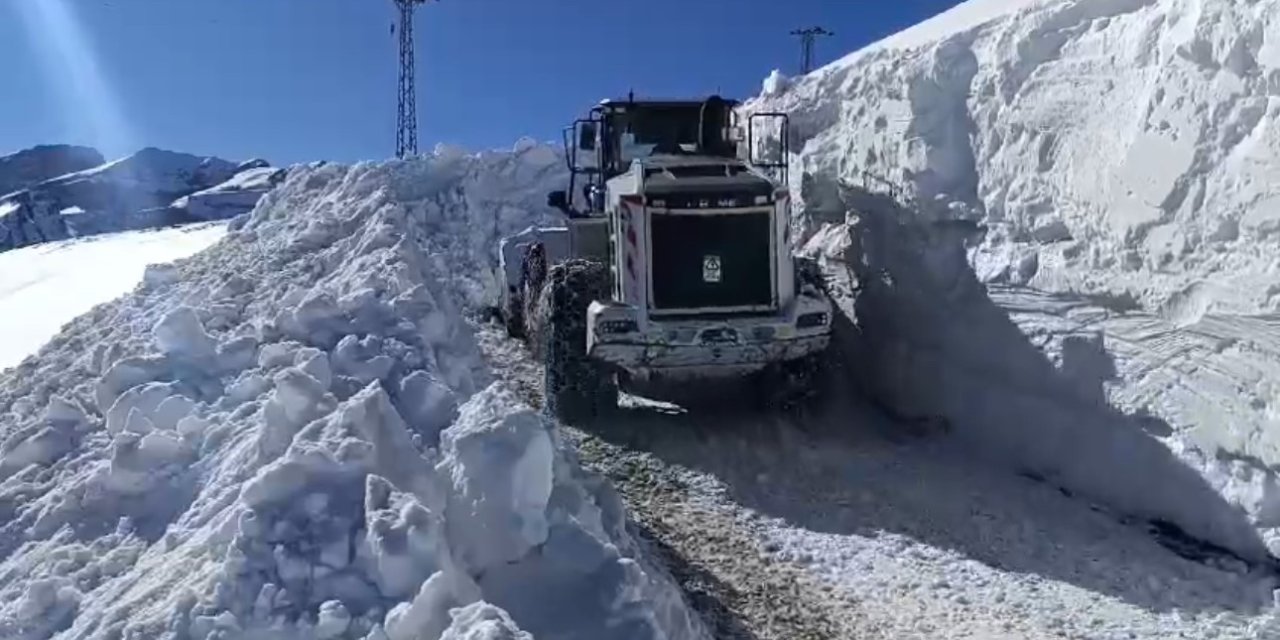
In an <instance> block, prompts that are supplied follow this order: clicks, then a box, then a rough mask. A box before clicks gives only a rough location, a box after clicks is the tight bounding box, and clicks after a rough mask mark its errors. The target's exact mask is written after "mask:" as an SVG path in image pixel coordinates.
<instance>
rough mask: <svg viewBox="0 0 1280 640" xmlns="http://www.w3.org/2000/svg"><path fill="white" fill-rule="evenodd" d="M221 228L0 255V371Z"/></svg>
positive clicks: (135, 234) (211, 239)
mask: <svg viewBox="0 0 1280 640" xmlns="http://www.w3.org/2000/svg"><path fill="white" fill-rule="evenodd" d="M225 232H226V225H224V224H201V225H189V226H186V227H178V228H173V229H163V230H157V231H131V232H127V233H119V234H110V235H103V236H96V237H93V238H86V239H84V240H64V241H62V242H53V243H49V244H45V245H41V246H37V247H25V248H22V249H17V250H14V251H7V252H4V253H0V335H3V336H4V340H3V341H0V369H7V368H9V367H12V366H14V365H16V364H18V362H20V361H21V360H22V359H23V358H25V357H27V356H29V355H32V354H34V353H35V352H36V351H37V350H38V349H39V348H40V347H41V346H42V345H44V344H45V343H46V342H48V341H49V339H50V338H52V337H54V336H55V335H57V333H58V331H59V330H61V328H62V326H63V325H64V324H66V323H67V322H70V321H71V320H72V319H73V318H75V317H76V316H79V315H80V314H83V313H85V312H86V311H89V310H90V309H92V308H93V307H94V306H95V305H98V304H100V303H103V302H107V301H108V300H111V299H113V298H115V297H117V296H119V295H122V294H124V293H127V292H128V291H129V290H131V289H133V288H134V287H135V286H137V285H138V283H140V282H141V281H142V274H143V271H144V269H145V268H146V266H147V265H149V264H155V263H165V262H169V261H171V260H176V259H178V258H185V257H187V256H189V255H191V254H193V253H196V252H198V251H202V250H204V249H206V248H207V247H209V246H210V245H212V244H213V243H215V242H217V241H218V240H219V239H220V238H221V237H222V236H223V234H224V233H225Z"/></svg>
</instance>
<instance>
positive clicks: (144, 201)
mask: <svg viewBox="0 0 1280 640" xmlns="http://www.w3.org/2000/svg"><path fill="white" fill-rule="evenodd" d="M238 171H239V168H238V167H237V165H236V164H234V163H232V162H228V161H226V160H222V159H219V158H212V157H201V156H195V155H191V154H186V153H176V152H172V151H164V150H161V149H155V148H146V149H142V150H141V151H138V152H137V153H135V154H133V155H130V156H126V157H124V158H119V159H116V160H113V161H111V162H107V163H104V164H100V165H98V166H95V167H92V168H88V169H84V170H81V171H76V172H74V173H68V174H65V175H60V176H57V177H55V178H51V179H48V180H45V181H43V182H40V183H38V184H35V185H33V186H31V187H30V188H28V189H25V190H22V191H18V192H15V193H12V194H8V195H5V196H0V212H3V214H2V215H0V251H2V250H5V249H11V248H14V247H21V246H27V245H31V244H38V243H40V242H48V241H51V240H62V239H65V238H71V237H79V236H86V235H93V234H97V233H108V232H112V231H122V230H130V229H143V228H150V227H155V226H162V225H165V224H174V223H176V222H181V221H185V220H192V219H193V218H191V217H190V215H189V214H188V213H187V212H186V211H183V210H175V209H171V208H170V205H171V203H173V201H174V200H175V199H177V198H180V197H182V196H186V195H188V194H191V193H193V192H197V191H202V190H205V189H209V188H211V187H214V186H216V185H218V184H220V183H223V182H225V181H226V180H228V179H231V178H233V177H234V176H235V175H236V173H237V172H238ZM254 193H256V194H259V195H260V194H261V193H262V191H261V190H255V191H254ZM244 199H245V196H242V197H241V200H242V201H243V200H244ZM251 208H252V204H250V205H249V206H248V207H243V206H241V207H237V208H236V209H234V211H233V212H232V213H231V215H235V214H238V213H243V212H244V211H247V210H248V209H251ZM67 209H72V210H76V209H78V210H79V213H78V214H77V215H75V216H73V217H70V216H65V215H63V214H62V212H63V211H66V210H67ZM194 219H200V218H194ZM205 219H208V218H205Z"/></svg>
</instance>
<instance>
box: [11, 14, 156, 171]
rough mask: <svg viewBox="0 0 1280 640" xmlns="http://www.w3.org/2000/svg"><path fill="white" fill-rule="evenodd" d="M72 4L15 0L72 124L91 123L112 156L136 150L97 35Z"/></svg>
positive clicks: (97, 142) (97, 141) (76, 127)
mask: <svg viewBox="0 0 1280 640" xmlns="http://www.w3.org/2000/svg"><path fill="white" fill-rule="evenodd" d="M69 4H70V3H68V2H67V1H66V0H37V1H35V2H27V1H23V2H15V3H13V5H14V6H16V7H17V9H18V14H19V15H20V16H21V17H22V20H23V23H24V25H25V26H26V31H27V35H28V37H29V39H30V41H31V47H32V49H33V50H34V51H35V52H36V54H37V55H38V56H39V58H40V60H41V63H42V64H43V65H44V70H45V79H46V82H47V85H48V87H49V91H50V93H51V94H54V95H56V96H57V100H58V103H59V104H58V106H59V107H61V108H62V110H63V111H64V113H65V114H66V117H67V119H68V124H70V125H71V126H70V129H71V130H72V131H76V132H79V131H82V130H84V129H85V128H87V129H88V130H87V131H86V133H87V134H88V136H89V137H90V138H91V139H92V144H93V146H95V147H97V149H98V150H99V151H101V152H102V153H103V154H104V155H106V156H108V157H114V156H120V155H124V154H127V153H130V152H132V151H133V150H134V148H135V147H134V144H135V142H136V140H137V137H136V136H135V135H134V132H133V131H132V129H131V127H130V126H129V123H128V121H127V120H126V119H125V117H124V112H123V110H122V109H121V107H120V100H119V99H118V97H117V96H116V94H115V92H114V91H113V90H112V89H111V84H110V82H109V80H108V78H107V77H106V75H104V74H103V72H102V69H101V67H100V66H99V64H98V59H97V56H96V55H95V53H94V47H93V42H92V40H91V39H90V37H89V35H88V33H86V32H85V30H84V29H83V28H82V27H81V25H80V21H79V20H78V19H77V17H76V15H75V12H74V11H73V10H72V8H71V7H69V6H68V5H69Z"/></svg>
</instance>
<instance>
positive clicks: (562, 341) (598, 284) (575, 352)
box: [537, 260, 618, 422]
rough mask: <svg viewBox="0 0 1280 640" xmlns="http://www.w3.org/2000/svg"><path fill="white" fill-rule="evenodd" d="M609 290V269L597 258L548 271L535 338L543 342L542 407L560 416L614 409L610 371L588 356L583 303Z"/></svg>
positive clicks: (577, 417)
mask: <svg viewBox="0 0 1280 640" xmlns="http://www.w3.org/2000/svg"><path fill="white" fill-rule="evenodd" d="M608 295H609V273H608V270H607V269H606V268H605V267H604V265H602V264H600V263H598V262H592V261H589V260H569V261H567V262H563V263H560V264H557V265H556V266H554V267H552V268H551V269H550V271H549V272H548V273H547V279H546V285H545V286H544V287H543V289H542V295H541V296H540V297H539V303H538V315H539V318H540V323H539V324H540V327H539V329H540V330H539V331H538V336H537V339H538V340H539V341H540V342H541V343H542V344H543V345H544V347H543V350H542V352H543V361H544V364H545V367H544V369H545V375H546V378H545V388H544V400H545V407H544V408H545V409H546V410H547V411H548V412H549V414H550V415H552V416H554V417H556V418H557V419H559V420H561V421H564V422H581V421H586V420H591V419H593V418H598V417H601V416H603V415H605V414H607V413H609V412H611V411H613V410H615V409H617V406H618V385H617V382H616V379H615V377H614V375H613V373H612V372H611V371H610V370H609V369H608V368H607V367H605V366H604V365H602V364H601V363H599V362H596V361H594V360H592V359H591V358H589V357H588V356H587V306H588V305H590V304H591V301H592V300H600V299H606V298H607V297H608Z"/></svg>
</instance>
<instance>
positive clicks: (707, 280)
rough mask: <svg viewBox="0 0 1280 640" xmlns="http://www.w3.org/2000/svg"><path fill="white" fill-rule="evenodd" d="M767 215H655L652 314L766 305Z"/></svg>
mask: <svg viewBox="0 0 1280 640" xmlns="http://www.w3.org/2000/svg"><path fill="white" fill-rule="evenodd" d="M772 227H773V224H772V212H771V211H768V210H766V211H760V212H754V213H735V214H719V215H716V214H706V213H690V214H683V213H682V214H671V213H655V214H653V216H652V217H651V226H650V242H651V246H652V248H653V260H652V263H651V264H652V269H653V292H652V298H651V303H652V305H653V308H654V309H655V310H659V311H661V310H668V309H715V308H732V307H748V306H749V307H761V306H771V305H773V303H774V300H773V287H772V282H771V269H770V263H771V261H772V257H771V255H770V248H769V238H770V235H771V234H772Z"/></svg>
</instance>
